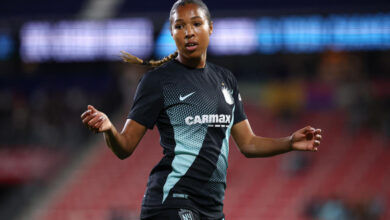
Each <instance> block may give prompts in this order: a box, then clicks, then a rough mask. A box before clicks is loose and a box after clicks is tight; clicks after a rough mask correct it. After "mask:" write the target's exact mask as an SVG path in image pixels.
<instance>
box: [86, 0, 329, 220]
mask: <svg viewBox="0 0 390 220" xmlns="http://www.w3.org/2000/svg"><path fill="white" fill-rule="evenodd" d="M170 22H171V26H170V29H171V34H172V37H173V39H174V40H175V43H176V46H177V52H175V53H174V54H171V55H170V56H168V57H167V58H165V59H163V60H160V61H149V62H145V61H143V60H141V59H139V58H137V57H134V56H132V55H130V54H128V53H124V56H123V58H124V60H125V61H127V62H130V63H140V64H146V65H150V66H153V67H156V68H154V69H153V70H151V71H149V72H147V73H146V74H144V76H143V77H142V79H141V81H140V82H139V85H138V88H137V91H136V94H135V98H134V104H133V106H132V108H131V111H130V113H129V115H128V119H127V121H126V123H125V125H124V127H123V130H122V131H121V132H118V131H117V130H116V128H115V127H114V125H113V124H112V123H111V121H110V120H109V118H108V117H107V115H106V114H104V113H103V112H101V111H98V110H97V109H95V108H94V107H93V106H90V105H89V106H88V109H87V110H86V111H85V112H84V113H83V114H82V115H81V118H82V121H83V123H84V124H85V125H86V126H87V127H89V129H91V130H94V131H95V132H102V133H103V134H104V138H105V141H106V143H107V145H108V147H109V148H111V150H112V151H113V152H114V153H115V154H116V155H117V156H118V157H119V158H120V159H125V158H127V157H129V156H130V155H131V154H132V153H133V151H134V149H135V148H136V146H137V145H138V143H139V142H140V141H141V139H142V137H143V135H144V134H145V132H146V130H147V128H149V129H152V128H153V126H154V125H156V126H157V127H158V130H159V132H160V136H161V146H162V147H163V148H164V156H163V158H162V159H161V161H160V162H159V163H158V164H157V165H156V166H155V167H154V168H153V170H152V171H151V173H150V176H149V180H148V184H147V190H146V193H145V196H144V199H143V202H142V210H141V219H148V220H151V219H152V220H154V219H171V220H176V219H177V220H184V219H186V220H200V219H213V220H214V219H215V220H217V219H224V214H223V211H222V209H223V199H224V193H225V187H226V169H227V159H228V151H229V136H230V134H232V136H233V138H234V140H235V142H236V143H237V146H238V147H239V149H240V151H241V152H242V153H243V154H244V155H245V156H246V157H267V156H272V155H276V154H281V153H285V152H289V151H292V150H300V151H317V150H318V146H319V144H320V140H321V134H320V133H321V130H320V129H314V128H312V127H310V126H307V127H305V128H302V129H300V130H298V131H296V132H294V133H293V134H292V135H291V136H288V137H285V138H279V139H274V138H264V137H259V136H256V135H255V134H254V133H253V132H252V130H251V126H250V124H249V122H248V120H247V118H246V115H245V113H244V109H243V105H242V103H241V97H240V94H239V91H238V87H237V82H236V79H235V77H234V76H233V74H232V73H231V72H230V71H229V70H227V69H224V68H222V67H219V66H217V65H214V64H212V63H209V62H207V61H206V54H207V47H208V44H209V37H210V35H211V34H212V32H213V23H212V21H211V19H210V13H209V11H208V8H207V6H206V5H205V4H204V3H203V2H202V1H201V0H179V1H177V2H176V3H175V4H174V5H173V7H172V9H171V12H170Z"/></svg>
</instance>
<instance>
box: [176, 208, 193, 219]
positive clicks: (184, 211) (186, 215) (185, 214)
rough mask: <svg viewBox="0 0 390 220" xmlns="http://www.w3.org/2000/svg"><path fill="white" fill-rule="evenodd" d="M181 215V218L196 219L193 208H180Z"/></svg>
mask: <svg viewBox="0 0 390 220" xmlns="http://www.w3.org/2000/svg"><path fill="white" fill-rule="evenodd" d="M179 217H180V219H181V220H195V217H194V214H193V213H192V211H191V210H187V209H180V211H179Z"/></svg>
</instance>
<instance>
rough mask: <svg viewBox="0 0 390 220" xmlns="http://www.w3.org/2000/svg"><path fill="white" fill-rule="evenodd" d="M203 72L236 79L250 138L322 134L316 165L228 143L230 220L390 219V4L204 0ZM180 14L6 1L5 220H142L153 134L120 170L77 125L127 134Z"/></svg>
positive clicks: (1, 197)
mask: <svg viewBox="0 0 390 220" xmlns="http://www.w3.org/2000/svg"><path fill="white" fill-rule="evenodd" d="M206 3H207V5H208V6H209V9H210V11H211V14H212V17H213V19H214V21H215V31H214V34H213V36H212V39H211V44H210V49H209V57H208V59H209V60H210V61H212V62H214V63H216V64H219V65H221V66H225V67H227V68H229V69H231V70H232V71H233V72H234V74H235V75H236V77H237V79H238V81H239V85H240V90H241V94H242V97H243V100H244V102H245V110H246V113H247V115H248V118H249V120H250V122H251V124H252V127H253V129H254V131H255V132H256V133H257V134H258V135H261V136H270V137H280V136H285V135H288V134H290V133H291V132H292V131H294V130H295V129H298V128H300V127H302V126H304V125H307V124H310V125H312V126H314V127H320V128H322V129H323V136H324V139H323V141H322V144H321V150H320V151H319V152H318V153H298V152H294V153H289V154H286V155H281V156H277V157H273V158H262V159H246V158H244V156H242V155H241V154H240V153H239V152H238V150H237V148H236V147H235V144H234V142H233V141H232V140H231V147H230V156H229V169H228V180H227V181H228V187H227V191H226V197H225V214H226V216H227V219H233V220H237V219H238V220H239V219H245V220H246V219H322V220H331V219H343V220H344V219H346V220H348V219H382V220H384V219H390V161H389V160H388V158H389V156H390V144H389V138H390V113H389V106H390V99H389V96H390V78H389V75H390V59H389V58H390V3H389V2H388V1H368V0H357V1H356V0H355V1H352V0H348V1H334V0H331V1H329V0H328V1H325V0H319V1H308V0H299V1H293V2H291V1H287V0H274V1H269V0H267V1H250V0H241V1H238V2H237V1H232V0H231V1H230V0H229V1H206ZM172 4H173V1H123V0H115V1H113V0H112V1H104V0H83V1H76V0H68V1H59V2H58V1H49V0H35V1H23V0H14V1H1V2H0V122H1V123H0V127H1V129H0V140H1V142H0V219H7V220H8V219H10V220H11V219H39V220H44V219H47V220H49V219H50V220H51V219H56V220H57V219H59V220H61V219H64V220H65V219H66V220H68V219H70V220H73V219H76V220H78V219H80V220H82V219H98V220H130V219H137V218H138V214H139V208H140V203H141V199H142V196H143V192H144V190H145V185H146V180H147V176H148V174H149V172H150V170H151V168H152V167H153V165H154V164H155V163H156V162H157V161H158V160H159V159H160V158H161V154H162V150H161V148H160V146H159V138H158V132H157V131H156V129H154V130H152V131H149V132H148V133H147V135H146V136H145V137H144V139H143V140H142V142H141V144H140V146H138V148H137V150H136V151H135V153H134V154H133V155H132V157H130V158H128V159H126V160H123V161H121V160H119V159H117V158H115V156H114V155H113V154H112V153H111V152H110V151H109V150H108V149H107V148H106V147H105V146H104V143H103V138H102V135H101V134H98V135H96V134H91V133H90V132H89V131H88V130H87V129H85V127H83V125H82V123H81V121H80V114H81V113H82V112H83V111H84V110H85V108H86V105H87V104H93V105H95V106H96V107H97V108H98V109H100V110H102V111H104V112H105V113H107V114H108V115H109V117H110V118H111V119H112V120H113V121H114V122H115V125H116V126H117V127H118V128H119V127H121V126H122V125H123V122H124V121H125V119H126V115H127V112H128V111H129V109H130V106H131V102H132V96H133V93H134V90H135V87H136V84H137V82H138V79H139V77H140V75H141V74H142V73H143V72H145V71H146V69H145V68H143V67H138V66H131V65H127V64H123V63H121V62H120V60H119V59H118V55H119V51H120V50H127V51H130V52H133V53H135V54H136V55H139V56H141V57H143V58H147V59H149V58H154V59H157V58H159V57H161V56H164V55H167V54H168V53H169V52H171V51H172V50H174V47H172V40H171V39H170V37H169V32H168V29H167V18H168V14H169V10H170V7H171V5H172Z"/></svg>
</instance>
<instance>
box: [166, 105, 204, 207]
mask: <svg viewBox="0 0 390 220" xmlns="http://www.w3.org/2000/svg"><path fill="white" fill-rule="evenodd" d="M167 114H168V117H169V118H170V119H174V118H177V117H178V116H177V115H176V116H173V114H174V111H169V110H168V111H167ZM173 129H174V138H175V142H176V147H175V158H174V159H173V161H172V172H171V173H169V175H168V177H167V180H166V182H165V184H164V187H163V193H164V195H163V200H162V203H164V201H165V199H166V198H167V196H168V195H169V192H170V191H171V189H172V188H173V187H174V186H175V184H176V183H177V182H178V181H179V180H180V178H181V177H183V176H184V175H185V174H186V172H187V171H188V169H189V168H190V167H191V165H192V163H193V162H194V161H195V159H196V157H197V156H198V154H199V151H200V149H201V147H202V144H203V141H204V138H205V137H206V133H207V125H200V124H198V125H192V126H187V125H183V126H173ZM193 129H194V130H196V132H195V131H190V130H193ZM194 134H196V135H194Z"/></svg>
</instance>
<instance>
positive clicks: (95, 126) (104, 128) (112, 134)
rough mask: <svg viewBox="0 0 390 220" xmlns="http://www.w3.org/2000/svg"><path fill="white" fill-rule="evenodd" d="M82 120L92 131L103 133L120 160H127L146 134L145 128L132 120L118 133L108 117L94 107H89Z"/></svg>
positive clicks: (108, 144) (128, 120)
mask: <svg viewBox="0 0 390 220" xmlns="http://www.w3.org/2000/svg"><path fill="white" fill-rule="evenodd" d="M81 120H82V122H83V123H84V124H85V125H86V126H87V127H88V128H89V129H90V130H92V131H94V132H96V133H103V134H104V139H105V141H106V143H107V146H108V147H109V148H110V149H111V150H112V151H113V152H114V153H115V155H116V156H117V157H118V158H120V159H125V158H127V157H129V156H130V155H131V154H132V153H133V152H134V150H135V148H136V147H137V145H138V143H139V142H140V141H141V139H142V137H143V136H144V134H145V132H146V127H145V126H143V125H141V124H140V123H138V122H136V121H134V120H131V119H127V121H126V123H125V125H124V126H123V129H122V131H121V132H118V131H117V130H116V128H115V126H114V125H113V124H112V123H111V121H110V119H109V118H108V117H107V115H106V114H104V113H103V112H101V111H98V110H97V109H95V108H94V107H93V106H92V105H88V110H86V111H85V112H84V113H83V114H82V115H81Z"/></svg>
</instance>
